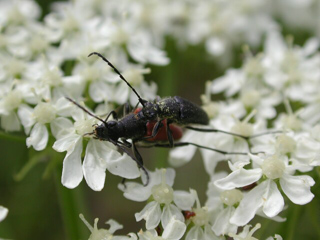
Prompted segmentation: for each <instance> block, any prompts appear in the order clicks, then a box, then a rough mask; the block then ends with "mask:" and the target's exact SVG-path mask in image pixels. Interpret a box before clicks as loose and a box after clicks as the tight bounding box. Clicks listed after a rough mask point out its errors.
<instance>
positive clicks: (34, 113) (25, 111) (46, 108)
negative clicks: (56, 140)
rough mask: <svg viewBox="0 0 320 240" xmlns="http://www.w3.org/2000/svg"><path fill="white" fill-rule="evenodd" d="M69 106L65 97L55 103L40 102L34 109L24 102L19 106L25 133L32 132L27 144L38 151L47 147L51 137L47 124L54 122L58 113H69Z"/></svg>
mask: <svg viewBox="0 0 320 240" xmlns="http://www.w3.org/2000/svg"><path fill="white" fill-rule="evenodd" d="M68 106H70V105H69V104H68V101H67V100H66V99H65V98H60V99H59V100H58V101H56V102H54V103H52V102H39V103H38V105H37V106H36V107H35V108H34V109H33V108H31V107H29V106H28V105H26V104H22V105H21V106H20V107H19V110H18V115H19V117H20V120H21V123H22V125H23V126H24V130H25V133H26V134H27V135H29V134H30V137H28V138H27V146H28V147H30V146H33V148H34V149H35V150H37V151H41V150H43V149H45V148H46V146H47V143H48V139H49V133H48V130H47V127H46V124H48V123H52V122H54V121H55V119H56V117H57V115H58V114H59V115H68V111H70V109H71V108H70V107H68ZM30 130H31V132H30Z"/></svg>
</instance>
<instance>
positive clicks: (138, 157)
mask: <svg viewBox="0 0 320 240" xmlns="http://www.w3.org/2000/svg"><path fill="white" fill-rule="evenodd" d="M110 142H111V143H113V144H114V145H116V146H117V147H119V148H120V149H121V150H122V151H124V152H125V153H126V154H128V155H129V156H130V157H131V158H132V159H133V161H135V162H136V163H137V165H138V167H139V168H140V169H142V171H143V172H144V173H145V174H146V183H145V184H144V186H147V185H148V184H149V181H150V177H149V173H148V171H147V170H146V169H145V167H144V166H143V160H142V157H141V155H140V153H139V152H138V150H137V147H136V146H135V144H134V143H135V142H133V143H132V148H133V151H134V156H132V153H131V152H130V151H128V150H127V149H126V148H125V147H124V143H122V142H118V141H113V140H110Z"/></svg>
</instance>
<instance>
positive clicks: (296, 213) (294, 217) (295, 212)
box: [286, 206, 302, 240]
mask: <svg viewBox="0 0 320 240" xmlns="http://www.w3.org/2000/svg"><path fill="white" fill-rule="evenodd" d="M291 207H292V210H291V211H292V212H291V216H289V217H288V219H289V222H288V228H287V237H286V239H288V240H291V239H294V235H295V231H296V229H297V227H298V225H297V223H298V220H299V219H300V215H301V214H300V213H301V209H302V207H301V206H291Z"/></svg>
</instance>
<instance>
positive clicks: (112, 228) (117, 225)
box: [106, 219, 123, 234]
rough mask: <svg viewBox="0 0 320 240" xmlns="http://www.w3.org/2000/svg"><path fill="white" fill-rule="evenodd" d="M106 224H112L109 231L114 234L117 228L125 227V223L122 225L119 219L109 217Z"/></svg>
mask: <svg viewBox="0 0 320 240" xmlns="http://www.w3.org/2000/svg"><path fill="white" fill-rule="evenodd" d="M106 224H109V225H110V228H109V230H108V231H109V232H110V233H111V234H113V233H114V232H115V231H117V230H120V229H123V225H121V224H120V223H118V222H117V221H115V220H113V219H109V220H108V221H107V222H106Z"/></svg>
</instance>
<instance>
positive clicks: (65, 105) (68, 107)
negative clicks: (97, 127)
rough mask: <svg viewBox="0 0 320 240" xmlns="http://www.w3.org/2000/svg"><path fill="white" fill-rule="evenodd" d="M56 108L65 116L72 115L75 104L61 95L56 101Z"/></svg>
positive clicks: (59, 113) (58, 112)
mask: <svg viewBox="0 0 320 240" xmlns="http://www.w3.org/2000/svg"><path fill="white" fill-rule="evenodd" d="M55 108H56V109H57V114H58V115H60V116H64V117H70V116H71V112H72V109H73V108H74V106H73V104H70V101H69V100H67V99H66V98H64V97H61V98H59V99H58V100H57V102H56V103H55Z"/></svg>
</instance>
